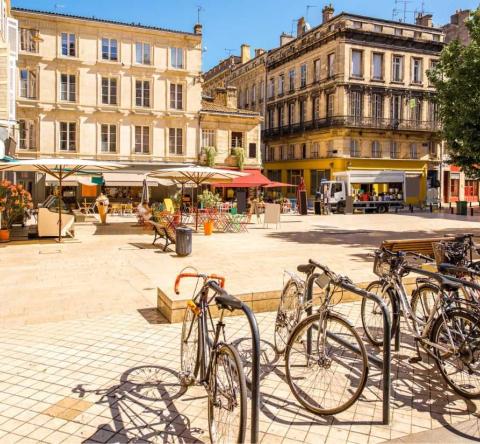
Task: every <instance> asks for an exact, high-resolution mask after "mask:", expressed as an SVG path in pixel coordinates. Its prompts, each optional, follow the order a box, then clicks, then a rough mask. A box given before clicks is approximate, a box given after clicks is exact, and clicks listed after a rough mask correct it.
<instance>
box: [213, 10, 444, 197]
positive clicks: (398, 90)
mask: <svg viewBox="0 0 480 444" xmlns="http://www.w3.org/2000/svg"><path fill="white" fill-rule="evenodd" d="M322 15H323V16H322V23H321V24H320V25H319V26H316V27H314V28H313V29H311V28H310V26H309V25H308V24H307V23H306V22H305V21H304V19H303V18H302V19H300V20H299V21H298V26H297V36H296V37H295V38H292V37H290V36H286V35H282V38H281V42H280V46H279V47H278V48H275V49H272V50H270V51H268V53H264V54H262V55H259V57H256V58H254V59H253V60H252V61H249V62H247V63H246V64H243V65H240V66H238V67H236V68H235V69H234V70H233V71H232V73H231V75H230V80H229V83H232V84H235V86H237V88H238V90H239V96H240V97H242V92H243V94H245V91H246V90H247V89H248V90H249V91H251V87H252V86H251V85H252V82H257V84H258V82H261V81H262V78H263V82H264V83H263V84H262V87H263V88H262V89H263V91H262V93H260V94H263V97H265V102H264V105H263V115H264V118H265V123H264V126H265V130H264V131H263V140H262V141H263V143H264V144H265V159H264V168H265V170H266V174H268V175H269V176H270V178H272V179H274V180H280V181H282V182H288V183H292V184H298V183H299V181H300V180H301V177H303V178H304V180H305V183H306V185H307V191H308V192H309V194H310V195H313V194H314V193H315V191H316V190H317V189H318V185H319V183H320V181H321V180H322V179H328V178H333V177H334V174H335V173H339V172H344V171H348V170H369V171H372V172H374V171H385V170H391V171H398V172H402V173H405V175H406V180H407V190H406V197H407V201H409V202H412V203H418V202H421V201H423V200H424V199H425V198H426V195H427V188H428V184H437V182H438V180H437V179H438V173H439V172H438V169H439V148H438V145H439V143H438V142H439V140H438V123H437V118H436V112H435V106H434V104H433V102H432V98H433V95H434V93H435V92H434V90H433V88H432V87H431V85H429V82H428V79H427V75H426V71H427V70H428V69H429V68H430V67H432V66H433V65H434V64H435V62H436V60H437V58H438V56H439V53H440V51H441V49H442V47H443V45H444V43H443V40H444V34H443V32H442V30H441V29H438V28H434V27H433V26H432V17H431V16H430V15H425V16H419V17H418V18H417V21H416V23H415V24H407V23H400V22H394V21H390V20H383V19H375V18H372V17H364V16H360V15H355V14H347V13H341V14H339V15H337V16H334V10H333V8H332V7H331V6H327V7H325V8H324V9H323V11H322ZM262 57H263V64H262V68H261V69H262V70H263V72H262V73H261V74H259V75H258V76H252V79H255V80H254V81H253V80H250V79H249V78H248V77H247V75H246V74H247V72H248V71H249V70H248V67H249V65H250V64H252V62H253V61H255V60H256V59H260V58H262ZM258 70H259V72H260V69H259V68H258ZM243 72H244V74H243V76H241V75H239V73H243ZM207 83H208V82H207ZM244 97H245V96H244ZM239 104H240V105H241V107H242V108H245V109H247V108H248V109H250V107H251V100H248V101H245V99H243V100H242V99H240V101H239ZM255 106H257V104H255ZM288 191H289V192H290V193H292V194H293V193H294V189H293V188H292V189H291V190H288Z"/></svg>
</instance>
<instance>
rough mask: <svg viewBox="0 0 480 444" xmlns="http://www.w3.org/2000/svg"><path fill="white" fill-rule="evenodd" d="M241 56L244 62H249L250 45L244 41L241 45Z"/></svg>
mask: <svg viewBox="0 0 480 444" xmlns="http://www.w3.org/2000/svg"><path fill="white" fill-rule="evenodd" d="M240 56H241V58H242V63H247V62H248V61H249V60H250V45H246V44H245V43H244V44H243V45H242V46H241V47H240Z"/></svg>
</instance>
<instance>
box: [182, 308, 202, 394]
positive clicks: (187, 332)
mask: <svg viewBox="0 0 480 444" xmlns="http://www.w3.org/2000/svg"><path fill="white" fill-rule="evenodd" d="M199 328H200V326H199V323H198V316H197V315H196V314H195V313H194V312H193V310H192V309H191V308H190V307H187V308H186V309H185V314H184V316H183V326H182V341H181V344H180V366H181V377H180V379H181V382H182V384H184V385H191V384H193V383H194V382H195V378H196V377H197V373H198V367H199V363H200V361H199V359H198V354H199V347H198V330H199Z"/></svg>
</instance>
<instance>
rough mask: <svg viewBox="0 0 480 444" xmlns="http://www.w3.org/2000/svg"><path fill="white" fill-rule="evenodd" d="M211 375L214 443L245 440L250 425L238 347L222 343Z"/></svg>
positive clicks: (209, 424)
mask: <svg viewBox="0 0 480 444" xmlns="http://www.w3.org/2000/svg"><path fill="white" fill-rule="evenodd" d="M213 359H214V360H213V363H212V368H211V371H210V378H209V385H208V387H209V395H208V426H209V431H210V439H211V441H212V442H213V443H225V444H227V443H228V444H230V443H243V442H244V441H245V431H246V426H247V384H246V382H245V373H244V371H243V365H242V361H241V359H240V355H239V354H238V351H237V349H236V348H235V347H233V346H232V345H229V344H221V345H220V346H219V347H218V349H217V351H216V352H215V354H214V358H213Z"/></svg>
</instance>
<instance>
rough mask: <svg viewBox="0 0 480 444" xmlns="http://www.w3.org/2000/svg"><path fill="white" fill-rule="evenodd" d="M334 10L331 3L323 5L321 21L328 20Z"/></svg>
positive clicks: (325, 21)
mask: <svg viewBox="0 0 480 444" xmlns="http://www.w3.org/2000/svg"><path fill="white" fill-rule="evenodd" d="M334 12H335V9H333V6H332V4H331V3H330V4H329V5H327V6H325V7H324V8H323V9H322V23H327V22H328V21H330V20H331V19H332V18H333V13H334Z"/></svg>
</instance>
